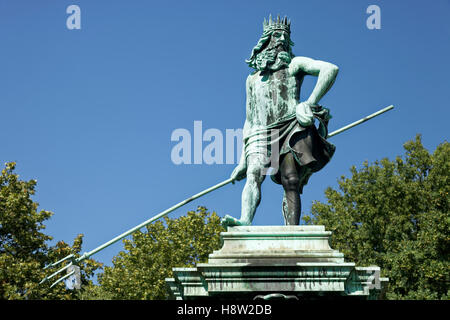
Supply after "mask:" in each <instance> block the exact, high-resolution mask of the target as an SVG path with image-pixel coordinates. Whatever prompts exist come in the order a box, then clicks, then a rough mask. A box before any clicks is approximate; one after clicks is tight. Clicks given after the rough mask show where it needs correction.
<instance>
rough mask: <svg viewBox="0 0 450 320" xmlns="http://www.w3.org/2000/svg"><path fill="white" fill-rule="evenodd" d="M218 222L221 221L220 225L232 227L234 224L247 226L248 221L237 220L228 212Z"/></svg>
mask: <svg viewBox="0 0 450 320" xmlns="http://www.w3.org/2000/svg"><path fill="white" fill-rule="evenodd" d="M220 222H221V223H222V226H224V227H225V228H226V227H234V226H249V225H250V223H248V222H245V221H241V220H238V219H236V218H234V217H232V216H230V215H228V214H226V215H225V217H223V218H222V219H221V220H220Z"/></svg>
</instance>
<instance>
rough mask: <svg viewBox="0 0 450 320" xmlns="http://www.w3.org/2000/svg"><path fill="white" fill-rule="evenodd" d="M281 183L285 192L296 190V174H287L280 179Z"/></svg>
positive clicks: (298, 181)
mask: <svg viewBox="0 0 450 320" xmlns="http://www.w3.org/2000/svg"><path fill="white" fill-rule="evenodd" d="M281 182H282V184H283V187H284V188H285V189H286V190H289V191H291V190H298V188H299V187H300V179H299V177H298V175H297V174H289V175H284V176H282V177H281Z"/></svg>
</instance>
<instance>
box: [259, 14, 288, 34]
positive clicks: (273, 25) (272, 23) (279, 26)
mask: <svg viewBox="0 0 450 320" xmlns="http://www.w3.org/2000/svg"><path fill="white" fill-rule="evenodd" d="M273 30H283V31H286V32H287V33H291V20H288V18H287V17H286V16H285V17H284V18H281V19H280V15H278V17H277V19H276V20H275V19H274V20H272V15H269V20H266V18H264V22H263V32H266V31H273Z"/></svg>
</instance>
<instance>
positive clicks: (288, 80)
mask: <svg viewBox="0 0 450 320" xmlns="http://www.w3.org/2000/svg"><path fill="white" fill-rule="evenodd" d="M302 78H303V77H301V78H299V77H295V76H293V75H290V74H289V72H288V70H287V69H283V70H279V71H276V72H273V73H269V74H267V73H266V74H260V73H256V74H254V75H252V76H251V78H250V79H249V80H250V83H249V85H250V87H249V90H248V92H247V93H248V94H249V97H248V99H249V100H248V102H249V103H248V105H247V108H248V109H247V118H249V116H250V119H249V120H250V121H251V122H252V123H253V124H255V125H268V124H271V123H274V122H276V121H278V120H280V119H281V118H283V117H286V116H288V115H290V114H292V113H294V112H295V106H296V104H297V103H298V100H299V95H300V86H301V82H302Z"/></svg>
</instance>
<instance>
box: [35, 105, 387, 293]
mask: <svg viewBox="0 0 450 320" xmlns="http://www.w3.org/2000/svg"><path fill="white" fill-rule="evenodd" d="M393 108H394V106H393V105H390V106H388V107H386V108H384V109H381V110H379V111H377V112H375V113H372V114H371V115H368V116H367V117H364V118H362V119H360V120H358V121H355V122H352V123H350V124H349V125H346V126H345V127H342V128H340V129H338V130H336V131H333V132H332V133H330V134H329V135H328V136H327V138H331V137H333V136H335V135H337V134H339V133H341V132H344V131H346V130H348V129H350V128H353V127H355V126H357V125H359V124H361V123H363V122H366V121H368V120H370V119H372V118H374V117H376V116H379V115H380V114H382V113H385V112H386V111H389V110H391V109H393ZM233 181H234V180H233V179H232V178H229V179H227V180H224V181H222V182H220V183H218V184H216V185H214V186H212V187H210V188H208V189H205V190H203V191H202V192H199V193H197V194H195V195H193V196H191V197H189V198H187V199H185V200H183V201H181V202H179V203H177V204H176V205H174V206H172V207H170V208H168V209H166V210H164V211H162V212H160V213H158V214H157V215H156V216H154V217H152V218H150V219H148V220H146V221H144V222H142V223H141V224H139V225H137V226H135V227H134V228H131V229H130V230H128V231H125V232H124V233H122V234H120V235H118V236H117V237H115V238H114V239H111V240H109V241H108V242H106V243H104V244H102V245H101V246H98V247H97V248H95V249H94V250H92V251H89V252H85V253H84V254H83V255H82V256H80V257H79V258H77V259H74V255H73V254H71V255H68V256H67V257H65V258H63V259H61V260H59V261H57V262H55V263H52V264H50V265H48V266H47V267H45V268H44V269H47V268H49V267H54V266H56V265H58V264H60V263H62V262H64V261H67V260H69V261H70V263H69V265H67V266H65V267H63V268H62V269H60V270H58V271H57V272H55V273H53V274H52V275H50V276H48V277H45V278H44V279H43V280H42V281H41V283H44V282H45V281H47V280H49V279H51V278H52V277H54V276H56V275H57V274H59V273H60V272H62V271H64V270H66V269H67V268H68V267H69V266H70V265H76V264H77V263H79V262H81V261H83V260H85V259H87V258H89V257H90V256H92V255H94V254H96V253H97V252H99V251H101V250H103V249H105V248H106V247H109V246H110V245H112V244H114V243H116V242H117V241H119V240H121V239H123V238H125V237H126V236H128V235H130V234H132V233H133V232H135V231H137V230H139V229H141V228H142V227H145V226H146V225H148V224H150V223H152V222H153V221H155V220H158V219H159V218H162V217H164V216H166V215H168V214H169V213H170V212H172V211H174V210H176V209H178V208H180V207H182V206H184V205H185V204H187V203H189V202H191V201H193V200H195V199H198V198H200V197H202V196H204V195H206V194H208V193H210V192H212V191H214V190H217V189H219V188H221V187H223V186H225V185H227V184H229V183H231V182H233ZM71 274H73V272H72V273H70V274H68V275H65V276H64V277H62V278H60V279H58V280H57V281H56V282H54V283H53V284H52V286H54V285H55V284H57V283H58V282H60V281H62V280H64V279H66V278H67V277H69V276H70V275H71Z"/></svg>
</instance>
